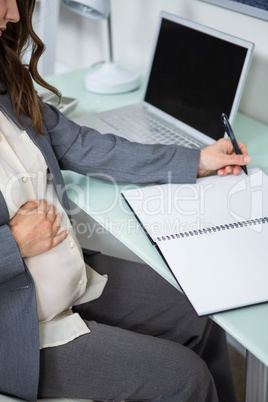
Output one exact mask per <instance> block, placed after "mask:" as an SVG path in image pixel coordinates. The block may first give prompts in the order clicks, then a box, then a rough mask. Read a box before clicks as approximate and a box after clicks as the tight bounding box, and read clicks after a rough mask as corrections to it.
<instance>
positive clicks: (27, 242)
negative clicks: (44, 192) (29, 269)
mask: <svg viewBox="0 0 268 402" xmlns="http://www.w3.org/2000/svg"><path fill="white" fill-rule="evenodd" d="M61 220H62V216H61V214H56V213H55V207H54V206H53V205H48V204H47V202H46V201H45V200H41V201H39V202H36V201H28V202H26V204H24V205H22V207H21V208H20V209H19V210H18V212H17V213H16V215H14V217H13V218H12V219H11V220H10V221H9V227H10V230H11V233H12V235H13V237H14V238H15V240H16V242H17V244H18V246H19V249H20V253H21V256H22V257H23V258H25V257H33V256H35V255H39V254H42V253H44V252H46V251H48V250H50V249H51V248H53V247H56V246H57V245H58V244H60V243H61V242H62V241H63V240H65V239H66V237H67V235H68V232H67V230H63V231H62V232H60V233H58V230H59V228H60V226H61Z"/></svg>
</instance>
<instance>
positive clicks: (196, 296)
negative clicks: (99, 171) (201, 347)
mask: <svg viewBox="0 0 268 402" xmlns="http://www.w3.org/2000/svg"><path fill="white" fill-rule="evenodd" d="M122 195H123V197H124V199H125V200H126V202H127V203H128V205H129V207H130V208H131V210H132V211H133V213H134V214H135V216H136V218H137V219H138V221H139V223H140V224H141V225H142V227H143V229H144V231H145V233H146V234H147V236H148V237H149V239H150V241H151V243H152V244H153V245H154V246H155V247H156V249H157V250H158V252H159V253H160V254H161V256H162V257H163V259H164V261H165V262H166V264H167V266H168V267H169V269H170V271H171V272H172V274H173V275H174V277H175V279H176V280H177V282H178V284H179V285H180V287H181V289H182V290H183V292H184V294H185V295H186V297H187V298H188V299H189V301H190V303H191V304H192V306H193V308H194V309H195V311H196V312H197V314H198V315H200V316H202V315H208V314H213V313H217V312H222V311H227V310H231V309H236V308H240V307H245V306H248V305H253V304H258V303H264V302H267V301H268V285H267V284H268V177H267V176H266V175H265V174H264V173H263V172H262V171H261V170H259V169H250V170H249V175H248V176H246V175H245V174H244V173H241V174H240V175H238V176H233V175H230V176H227V177H224V178H222V177H219V176H211V177H207V178H202V179H198V180H197V183H196V184H182V185H177V184H164V185H159V186H150V187H140V188H135V189H131V190H126V191H123V192H122Z"/></svg>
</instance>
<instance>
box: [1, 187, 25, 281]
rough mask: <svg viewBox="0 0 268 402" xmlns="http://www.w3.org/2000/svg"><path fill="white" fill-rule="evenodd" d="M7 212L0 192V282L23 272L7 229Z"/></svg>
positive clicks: (17, 249) (20, 259) (17, 248)
mask: <svg viewBox="0 0 268 402" xmlns="http://www.w3.org/2000/svg"><path fill="white" fill-rule="evenodd" d="M8 222H9V213H8V210H7V207H6V203H5V200H4V198H3V196H2V194H1V193H0V283H3V282H6V281H8V280H10V279H13V278H14V277H16V276H18V275H19V274H21V273H23V272H25V266H24V263H23V259H22V258H21V255H20V251H19V247H18V245H17V243H16V241H15V239H14V237H13V235H12V233H11V231H10V229H9V226H8Z"/></svg>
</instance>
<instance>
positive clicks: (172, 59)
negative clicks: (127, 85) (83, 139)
mask: <svg viewBox="0 0 268 402" xmlns="http://www.w3.org/2000/svg"><path fill="white" fill-rule="evenodd" d="M253 48H254V44H253V43H251V42H249V41H246V40H244V39H240V38H237V37H234V36H231V35H229V34H226V33H223V32H220V31H217V30H215V29H212V28H209V27H206V26H203V25H200V24H197V23H195V22H193V21H189V20H186V19H184V18H181V17H179V16H175V15H172V14H169V13H167V12H164V11H161V12H160V15H159V19H158V23H157V28H156V33H155V38H154V42H153V48H152V54H151V58H150V62H149V66H148V71H147V74H146V79H145V84H144V91H143V97H142V100H141V102H139V103H137V104H133V105H130V106H126V107H121V108H117V109H113V110H109V111H105V112H101V113H96V114H91V115H86V116H81V117H78V118H76V119H74V121H76V122H77V123H78V124H80V125H86V126H90V127H93V128H95V129H96V130H98V131H100V132H101V133H114V134H117V135H119V136H123V137H125V138H127V139H128V140H130V141H136V142H141V143H164V144H170V143H176V144H178V145H182V146H186V147H191V148H202V147H204V146H207V145H209V144H212V143H213V142H215V141H216V140H218V139H219V138H221V137H223V136H224V129H223V127H222V123H221V114H222V113H225V114H226V115H227V116H228V117H229V120H230V122H231V123H233V122H234V119H235V115H236V113H237V109H238V105H239V101H240V98H241V94H242V90H243V87H244V84H245V80H246V76H247V72H248V69H249V64H250V60H251V56H252V52H253Z"/></svg>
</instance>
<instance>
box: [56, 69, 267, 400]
mask: <svg viewBox="0 0 268 402" xmlns="http://www.w3.org/2000/svg"><path fill="white" fill-rule="evenodd" d="M85 72H86V70H79V71H75V72H72V73H67V74H62V75H59V76H52V77H48V80H49V82H50V83H51V84H53V85H55V86H56V87H57V88H58V89H59V90H60V91H62V93H63V94H64V95H65V96H71V97H75V98H78V99H79V100H80V102H79V104H78V105H77V107H76V109H75V111H74V112H73V113H72V114H71V115H70V116H69V117H70V118H74V117H77V116H79V115H83V114H85V113H94V112H99V111H102V110H105V109H109V108H110V109H111V108H114V107H118V106H123V105H127V104H130V103H134V102H137V101H139V100H140V98H141V89H139V90H137V91H134V92H131V93H126V94H122V95H115V96H111V95H107V96H105V95H96V94H92V93H89V92H87V91H86V90H85V89H84V82H83V81H84V74H85ZM234 131H235V133H236V137H237V139H238V140H240V141H243V142H245V143H246V144H247V147H248V152H249V155H251V156H252V163H251V165H250V167H256V166H257V167H260V168H261V169H262V170H263V171H264V172H265V173H266V174H268V126H266V125H265V124H262V123H259V122H257V121H255V120H253V119H251V118H249V117H246V116H244V115H242V114H240V113H238V115H237V118H236V121H235V124H234ZM63 174H64V180H65V183H66V185H67V188H68V196H69V198H70V200H71V201H72V202H74V203H75V204H76V205H77V206H78V207H79V209H82V210H83V211H85V213H86V214H88V215H89V216H90V217H92V218H93V219H94V220H95V221H96V222H98V223H99V224H100V225H102V226H103V227H104V228H105V229H106V230H108V231H109V232H110V233H111V234H112V235H113V236H115V237H116V238H117V239H119V240H120V242H122V243H123V244H124V245H125V246H127V247H128V248H129V249H130V250H132V252H134V253H135V254H136V255H138V256H139V257H140V258H141V259H142V260H144V261H145V262H146V263H147V264H149V265H150V266H151V267H152V268H154V269H155V270H157V271H158V272H159V273H160V274H161V275H162V276H163V277H164V278H165V279H166V280H167V281H169V282H170V283H171V284H172V285H174V286H175V287H177V288H178V285H177V283H176V282H175V280H174V278H173V276H172V274H171V273H170V271H169V270H168V268H167V267H166V265H165V263H164V262H163V260H162V259H161V257H160V256H159V254H158V253H157V252H156V250H155V249H154V247H153V246H152V245H151V243H150V241H149V240H148V238H147V236H146V235H145V234H144V232H143V231H142V229H141V227H140V226H139V224H138V223H137V221H136V219H135V218H134V216H133V215H132V213H131V212H130V211H129V210H128V208H127V207H126V205H125V204H124V202H123V199H122V198H121V195H120V191H121V190H122V189H123V188H126V187H127V186H128V185H127V184H122V183H121V184H117V183H113V182H101V181H99V180H97V179H96V178H90V177H85V176H82V175H78V174H76V173H72V172H63ZM267 266H268V262H267ZM253 269H254V267H253ZM267 286H268V284H267ZM227 297H228V295H227ZM212 319H213V320H214V321H215V322H217V323H218V324H219V325H220V326H221V327H222V328H224V329H225V330H226V332H227V333H229V334H230V335H231V336H232V337H233V338H234V339H236V340H237V341H238V342H239V343H240V344H241V345H243V346H244V347H245V348H246V350H247V377H246V396H245V398H246V399H245V400H246V402H267V401H268V303H265V304H262V305H258V306H252V307H247V308H242V309H239V310H235V311H229V312H225V313H220V314H215V315H213V317H212Z"/></svg>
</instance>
